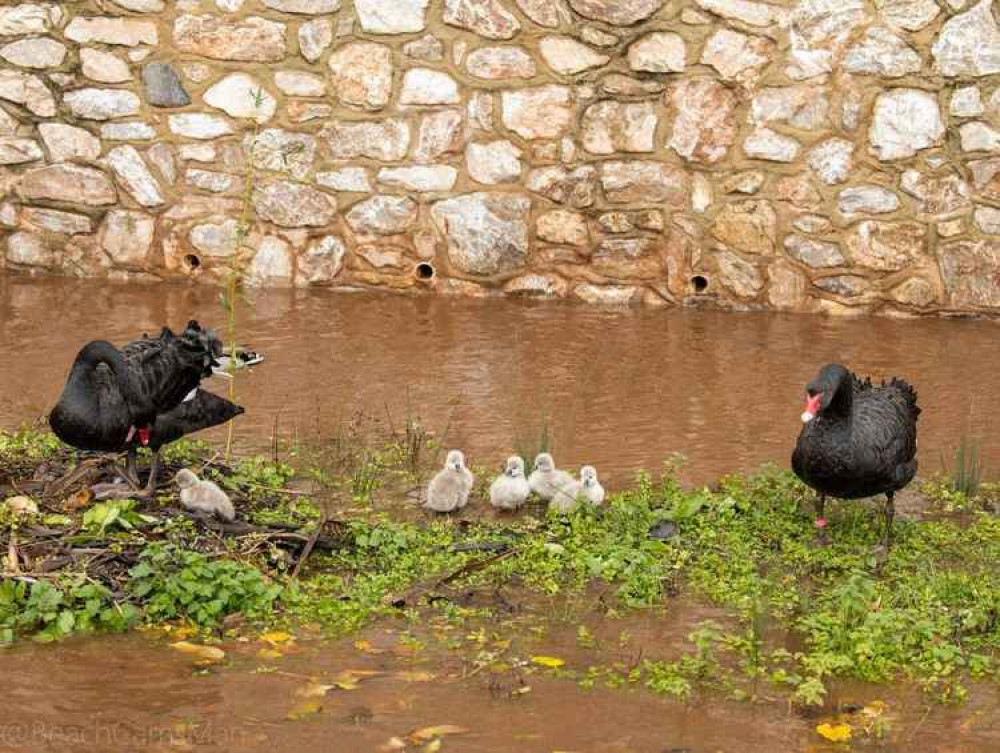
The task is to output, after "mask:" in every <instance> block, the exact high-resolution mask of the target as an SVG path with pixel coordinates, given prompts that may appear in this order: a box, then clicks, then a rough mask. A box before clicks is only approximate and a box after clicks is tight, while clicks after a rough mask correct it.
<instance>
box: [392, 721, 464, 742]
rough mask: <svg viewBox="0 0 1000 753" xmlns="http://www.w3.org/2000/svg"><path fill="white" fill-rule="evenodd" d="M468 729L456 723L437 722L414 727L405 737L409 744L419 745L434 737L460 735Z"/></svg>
mask: <svg viewBox="0 0 1000 753" xmlns="http://www.w3.org/2000/svg"><path fill="white" fill-rule="evenodd" d="M468 731H469V730H467V729H466V728H465V727H459V726H458V725H456V724H438V725H436V726H434V727H421V728H420V729H415V730H413V731H412V732H410V733H409V734H408V735H407V736H406V737H407V739H408V740H409V741H410V744H411V745H419V744H420V743H426V742H430V741H431V740H433V739H434V738H436V737H444V736H445V735H461V734H463V733H465V732H468Z"/></svg>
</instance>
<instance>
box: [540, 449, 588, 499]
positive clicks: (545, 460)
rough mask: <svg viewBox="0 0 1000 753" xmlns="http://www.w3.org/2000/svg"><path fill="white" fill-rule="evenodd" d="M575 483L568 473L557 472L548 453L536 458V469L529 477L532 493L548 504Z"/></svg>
mask: <svg viewBox="0 0 1000 753" xmlns="http://www.w3.org/2000/svg"><path fill="white" fill-rule="evenodd" d="M575 481H576V479H574V478H573V477H572V476H570V475H569V474H568V473H566V471H560V470H556V463H555V461H554V460H553V459H552V456H551V455H550V454H549V453H547V452H543V453H542V454H541V455H539V456H538V457H536V458H535V469H534V470H533V471H532V472H531V475H530V476H528V485H529V486H530V487H531V491H533V492H534V493H535V494H537V495H538V496H539V497H541V498H542V499H544V500H545V501H546V502H548V501H550V500H551V499H552V498H553V497H554V496H555V495H556V492H558V491H559V490H560V489H565V488H567V487H568V486H569V485H570V484H572V483H574V482H575Z"/></svg>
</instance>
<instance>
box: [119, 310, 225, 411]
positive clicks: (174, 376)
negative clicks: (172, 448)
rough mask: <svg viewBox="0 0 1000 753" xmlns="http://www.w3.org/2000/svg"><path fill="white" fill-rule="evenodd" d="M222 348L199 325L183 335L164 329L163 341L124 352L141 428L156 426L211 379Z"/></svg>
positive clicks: (146, 341) (134, 344) (130, 347)
mask: <svg viewBox="0 0 1000 753" xmlns="http://www.w3.org/2000/svg"><path fill="white" fill-rule="evenodd" d="M220 346H221V344H220V343H219V342H218V339H217V338H215V336H214V335H213V334H212V333H211V332H210V331H207V330H202V329H201V328H200V327H198V325H197V322H191V323H189V324H188V327H187V329H185V330H184V332H183V333H182V334H181V335H179V336H178V335H175V334H174V333H173V332H171V331H170V330H169V329H167V328H164V329H163V331H162V332H161V333H160V336H159V337H155V338H150V337H143V338H142V339H140V340H135V341H133V342H131V343H129V344H128V345H125V346H124V347H123V348H122V349H121V352H122V356H123V357H124V359H125V361H126V364H127V366H128V374H129V380H130V386H131V388H132V391H133V392H134V393H135V394H136V395H138V396H139V401H140V402H141V404H142V405H141V408H140V409H139V410H138V411H136V413H137V414H138V415H136V418H135V421H136V425H137V426H144V425H152V424H153V423H154V421H155V418H156V416H158V415H161V414H164V413H168V412H169V411H171V410H173V409H174V408H176V407H178V406H179V405H180V404H181V402H182V401H183V400H184V398H185V397H187V396H188V395H190V394H191V392H192V391H194V390H195V389H197V387H198V385H199V384H200V383H201V380H202V379H203V378H204V377H206V376H209V375H210V374H211V371H212V366H213V365H214V364H215V363H216V361H215V353H216V349H217V348H218V347H220Z"/></svg>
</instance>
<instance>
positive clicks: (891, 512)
mask: <svg viewBox="0 0 1000 753" xmlns="http://www.w3.org/2000/svg"><path fill="white" fill-rule="evenodd" d="M895 494H896V492H886V494H885V533H884V534H883V537H882V544H883V545H884V546H885V548H886V549H888V548H889V547H890V546H891V545H892V519H893V518H894V517H896V505H895V503H894V502H893V501H892V498H893V496H895Z"/></svg>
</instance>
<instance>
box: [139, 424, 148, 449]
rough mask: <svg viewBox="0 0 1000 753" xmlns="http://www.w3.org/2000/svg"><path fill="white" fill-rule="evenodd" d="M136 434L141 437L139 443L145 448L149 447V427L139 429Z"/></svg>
mask: <svg viewBox="0 0 1000 753" xmlns="http://www.w3.org/2000/svg"><path fill="white" fill-rule="evenodd" d="M136 433H137V434H138V435H139V441H140V442H142V446H143V447H148V446H149V427H148V426H147V427H146V428H145V429H139V430H138V431H137V432H136Z"/></svg>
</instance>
